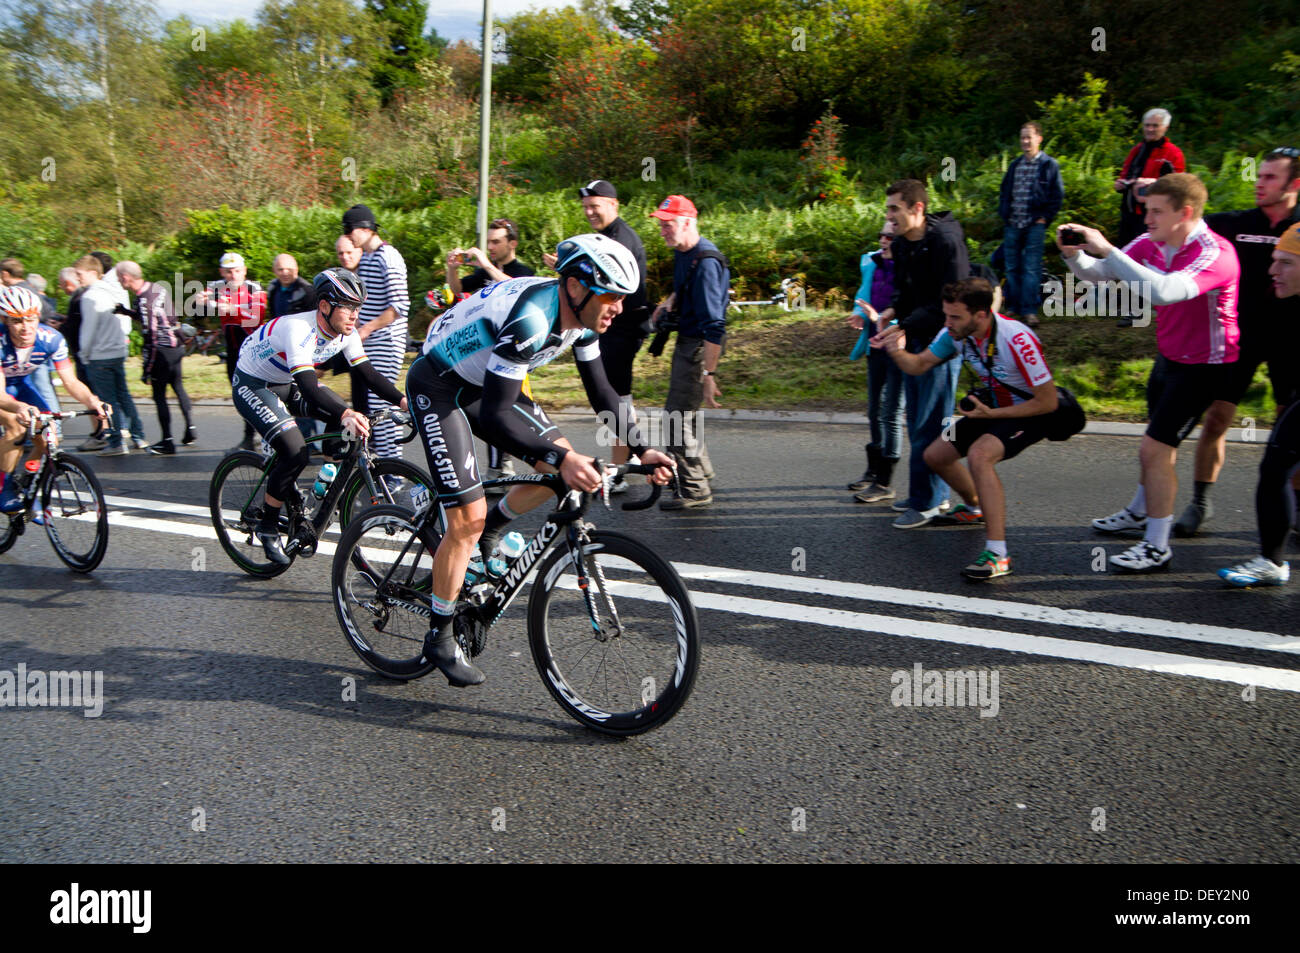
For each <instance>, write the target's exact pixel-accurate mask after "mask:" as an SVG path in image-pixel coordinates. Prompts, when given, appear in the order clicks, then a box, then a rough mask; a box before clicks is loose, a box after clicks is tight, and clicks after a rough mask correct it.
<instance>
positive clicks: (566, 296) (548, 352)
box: [406, 234, 672, 687]
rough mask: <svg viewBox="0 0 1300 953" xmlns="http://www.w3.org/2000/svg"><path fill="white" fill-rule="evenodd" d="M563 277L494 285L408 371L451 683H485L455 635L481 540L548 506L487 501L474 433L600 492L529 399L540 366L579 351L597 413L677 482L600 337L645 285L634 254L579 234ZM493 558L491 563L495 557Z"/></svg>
mask: <svg viewBox="0 0 1300 953" xmlns="http://www.w3.org/2000/svg"><path fill="white" fill-rule="evenodd" d="M556 254H557V261H556V265H555V268H556V271H558V272H559V274H560V277H559V280H556V279H554V278H549V279H548V278H513V279H511V280H509V281H502V282H499V283H497V284H493V285H489V286H487V287H486V288H484V289H483V290H482V291H479V292H478V293H477V294H475V295H473V296H471V297H469V298H467V299H465V300H464V301H462V302H460V303H459V304H457V305H456V306H455V307H453V308H451V309H449V310H448V311H447V312H446V313H445V314H443V315H442V317H441V318H439V319H438V320H437V321H436V322H434V324H433V325H432V326H430V328H429V333H428V335H427V337H426V338H425V342H424V349H423V353H422V354H421V356H420V357H419V358H417V359H416V361H415V363H414V364H412V365H411V369H410V371H408V372H407V375H406V391H407V395H408V397H409V399H410V405H411V408H412V413H413V416H414V418H415V421H416V424H417V426H418V427H419V430H420V436H421V437H422V438H423V441H424V449H425V454H426V456H427V457H428V461H429V472H430V474H431V475H432V476H433V482H434V486H435V489H436V490H437V493H438V502H439V504H440V505H441V506H442V509H443V515H444V517H445V520H446V525H447V531H446V533H445V535H444V536H443V539H442V543H441V544H440V545H439V547H438V551H437V553H436V554H435V556H434V563H433V620H432V628H430V630H429V633H428V635H427V636H426V637H425V645H424V653H425V658H427V659H428V660H429V661H431V662H433V663H434V664H435V665H437V667H438V668H439V669H440V670H441V671H442V673H443V674H444V675H446V676H447V681H448V682H450V683H451V684H452V685H455V686H458V687H461V686H465V685H477V684H480V683H481V682H482V681H483V680H484V675H483V673H482V672H481V671H479V669H478V668H476V667H475V666H474V665H472V664H470V662H469V661H468V659H466V658H465V656H464V654H463V653H462V652H461V650H460V646H459V645H458V644H457V642H456V639H455V636H454V635H453V634H452V631H451V616H452V613H453V611H454V610H455V607H456V596H457V594H458V593H459V591H460V587H461V583H462V582H463V581H464V579H465V570H466V568H467V567H468V566H469V561H470V557H471V556H472V555H473V551H474V546H475V543H479V544H480V547H481V549H482V551H483V552H484V553H485V554H486V555H487V556H490V555H491V552H492V550H493V549H494V548H495V545H496V542H497V540H499V539H500V537H501V536H502V534H504V532H505V527H506V526H507V525H508V523H509V522H510V520H512V519H514V517H516V516H518V515H519V514H521V513H526V512H527V511H529V510H531V509H532V508H533V507H535V506H538V505H540V504H541V503H542V502H543V501H545V500H546V499H547V498H548V497H549V496H550V495H551V494H550V491H549V490H547V489H546V488H545V487H536V486H516V487H514V488H513V489H511V491H510V493H509V494H508V495H506V496H505V497H504V498H502V500H501V501H500V502H499V503H498V504H496V505H495V506H494V507H493V508H492V510H491V512H489V511H488V509H487V504H486V502H485V500H484V494H483V484H482V480H481V478H480V477H479V471H478V462H477V460H476V458H475V454H474V439H473V437H474V435H475V434H477V435H478V436H479V437H480V438H482V439H483V440H484V442H486V443H488V444H490V445H494V446H498V447H500V448H501V449H503V450H505V451H506V452H508V453H511V454H513V455H514V456H516V457H519V458H520V459H521V460H523V461H525V462H526V463H529V464H531V465H532V466H533V467H534V468H535V469H536V470H538V471H539V472H543V473H555V472H556V471H558V472H559V473H560V474H561V475H562V476H563V477H564V481H565V483H566V484H568V485H569V486H570V487H573V488H575V489H579V490H585V491H589V492H590V491H594V490H596V489H597V488H598V487H599V486H600V482H601V475H600V474H599V473H597V472H596V470H595V468H594V467H593V466H592V463H593V462H594V458H592V457H587V456H583V455H582V454H580V453H577V452H575V451H574V449H573V446H572V444H570V443H569V441H568V440H566V439H565V438H564V437H563V436H561V434H560V432H559V430H558V429H556V427H555V425H554V424H553V423H551V421H550V419H549V418H548V417H547V416H546V413H545V412H544V411H543V410H542V408H541V407H540V406H539V405H538V404H537V403H535V402H534V401H533V400H532V399H531V398H528V397H526V396H524V395H523V393H522V390H521V387H522V383H523V380H524V377H525V375H527V373H528V372H529V371H530V370H534V369H536V368H538V367H541V366H542V365H543V364H546V363H549V362H550V361H552V360H554V359H555V358H556V357H558V356H559V355H560V354H562V353H563V352H564V351H566V350H568V349H569V348H570V347H572V348H573V352H574V357H575V359H576V363H577V366H578V374H579V375H580V376H581V378H582V383H583V386H584V387H585V388H586V391H587V397H588V399H589V400H590V401H591V406H592V408H593V409H595V410H596V411H597V412H600V413H602V414H609V415H612V416H613V417H614V418H615V419H617V420H618V432H619V433H620V434H627V440H626V442H627V443H628V444H629V445H630V446H631V447H632V451H633V452H634V453H637V454H638V455H639V456H640V457H641V460H642V462H643V463H646V464H656V465H658V466H659V469H657V470H656V471H655V472H654V473H653V474H652V475H651V477H650V479H651V481H652V482H654V483H658V484H661V485H662V484H665V483H667V482H668V481H669V480H670V479H672V471H671V469H670V468H671V466H672V458H671V457H669V456H668V455H667V454H664V453H661V452H659V451H658V450H653V449H647V448H646V447H645V445H644V443H643V441H642V439H641V435H640V432H639V431H638V430H637V428H636V426H635V425H634V424H633V423H632V422H631V421H630V420H629V419H628V413H627V404H626V403H623V404H620V401H619V398H618V394H617V393H616V392H615V391H614V388H613V387H612V386H610V384H609V381H608V380H607V379H606V377H605V370H604V366H603V365H602V364H601V361H600V344H599V335H601V334H603V333H604V332H605V331H606V330H608V328H609V326H610V324H611V323H612V322H613V320H614V318H615V317H616V316H617V315H618V314H619V313H620V312H621V311H622V309H623V298H624V297H625V296H626V295H629V294H631V293H632V292H633V291H635V290H636V289H637V287H638V285H639V284H640V269H639V268H638V267H637V264H636V260H635V259H634V258H633V257H632V253H631V252H629V251H628V250H627V249H626V248H624V247H623V246H622V245H620V244H619V243H618V242H616V241H614V240H612V239H610V238H606V237H605V236H604V235H595V234H590V235H578V236H575V237H573V238H569V239H566V240H564V241H562V242H560V244H559V246H558V248H557V249H556ZM485 563H486V557H485Z"/></svg>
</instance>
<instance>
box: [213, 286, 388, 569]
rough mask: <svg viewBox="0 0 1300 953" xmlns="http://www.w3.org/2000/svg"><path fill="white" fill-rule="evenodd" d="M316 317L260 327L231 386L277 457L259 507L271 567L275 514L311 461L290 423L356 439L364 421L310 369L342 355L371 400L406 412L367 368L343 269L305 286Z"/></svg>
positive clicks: (276, 541)
mask: <svg viewBox="0 0 1300 953" xmlns="http://www.w3.org/2000/svg"><path fill="white" fill-rule="evenodd" d="M312 287H313V288H314V289H315V291H316V310H314V311H303V312H301V313H300V314H286V315H283V316H281V317H278V318H276V319H275V320H274V321H271V322H269V323H267V324H264V325H262V326H261V327H259V328H258V329H257V330H256V331H254V332H253V333H252V334H250V335H249V336H248V337H247V338H245V339H244V343H243V344H242V345H240V348H239V360H238V362H237V363H236V365H235V373H234V375H233V376H232V377H231V379H230V383H231V390H232V392H233V394H234V398H235V409H236V410H238V411H239V414H240V416H242V417H243V418H244V419H245V420H246V421H248V422H249V423H250V424H251V425H252V426H253V428H254V429H255V430H257V432H258V433H260V434H261V435H262V437H263V439H265V440H266V441H267V442H268V443H269V444H270V445H271V447H272V448H273V449H274V450H275V452H276V462H275V466H274V467H272V468H271V472H270V473H269V474H268V475H267V480H266V494H265V505H263V507H262V522H261V525H260V526H259V527H258V530H257V538H258V539H259V540H260V541H261V543H262V548H263V549H265V550H266V556H267V558H268V559H270V560H271V561H272V562H276V563H279V564H280V565H282V566H287V565H288V564H289V561H290V560H289V557H288V556H287V555H286V554H285V551H284V548H283V547H282V546H281V545H280V530H279V520H280V508H281V506H282V505H283V504H284V500H285V499H286V498H287V497H288V496H289V494H291V493H293V492H295V490H294V482H295V481H296V480H297V479H298V474H300V473H302V471H303V468H304V467H306V466H307V463H308V461H309V459H310V456H309V454H308V451H307V444H306V441H304V440H303V436H302V432H301V431H300V430H299V429H298V423H297V421H296V420H295V419H294V418H296V417H309V416H311V417H318V418H320V419H321V420H324V421H326V426H327V427H328V429H330V430H336V429H338V428H340V427H346V428H348V429H349V430H351V431H353V432H355V433H356V434H358V435H359V436H365V435H367V434H369V432H370V421H369V420H368V419H367V417H366V416H365V415H364V414H361V413H358V412H357V411H355V410H353V409H352V408H350V407H348V405H347V404H345V403H344V402H343V398H342V397H340V396H339V395H338V394H336V393H334V391H332V390H330V389H329V388H328V387H323V386H322V385H321V384H320V382H319V381H318V380H317V379H316V365H317V364H325V363H327V362H328V361H329V360H330V359H332V358H333V357H334V356H335V355H336V354H342V355H343V357H344V359H346V360H347V362H348V363H349V364H350V365H351V366H352V368H353V369H354V370H355V371H356V373H357V374H358V375H359V376H360V377H361V379H362V380H364V381H365V382H366V383H367V384H368V385H369V386H370V388H371V389H372V390H374V391H375V393H377V394H379V396H381V397H383V398H384V400H386V401H388V402H389V403H391V404H397V405H399V406H400V407H401V408H402V409H403V410H405V409H406V399H405V398H404V397H403V396H402V394H401V392H400V391H399V390H398V389H397V388H396V387H394V386H393V385H392V384H391V383H390V382H389V381H388V380H387V379H386V378H384V377H383V376H382V375H381V374H379V373H378V372H377V371H376V370H375V369H374V367H372V366H371V364H370V360H369V358H367V357H366V352H365V351H364V350H363V349H362V347H361V338H360V336H359V335H358V334H357V314H358V313H359V311H360V309H361V304H362V302H363V301H365V300H366V289H365V285H364V284H363V283H362V282H361V279H359V278H358V277H357V276H356V275H354V274H352V272H350V271H346V270H345V269H343V268H330V269H328V270H326V271H322V272H321V273H320V274H319V275H317V276H316V278H315V280H314V281H313V282H312Z"/></svg>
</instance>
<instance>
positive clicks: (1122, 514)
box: [1092, 507, 1147, 533]
mask: <svg viewBox="0 0 1300 953" xmlns="http://www.w3.org/2000/svg"><path fill="white" fill-rule="evenodd" d="M1092 528H1093V529H1095V530H1096V531H1097V532H1099V533H1124V532H1127V531H1128V530H1131V529H1136V530H1145V529H1146V528H1147V518H1146V517H1145V516H1135V515H1133V513H1131V512H1129V510H1128V508H1127V507H1125V508H1124V509H1122V510H1120V511H1119V512H1118V513H1112V514H1110V516H1103V517H1102V518H1101V519H1099V520H1093V521H1092Z"/></svg>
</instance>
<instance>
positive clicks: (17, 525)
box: [0, 513, 23, 553]
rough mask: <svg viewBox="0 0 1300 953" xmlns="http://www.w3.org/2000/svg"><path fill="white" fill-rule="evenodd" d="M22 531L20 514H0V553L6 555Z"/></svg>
mask: <svg viewBox="0 0 1300 953" xmlns="http://www.w3.org/2000/svg"><path fill="white" fill-rule="evenodd" d="M22 531H23V514H22V513H0V553H7V552H9V550H10V549H12V548H13V545H14V543H16V542H18V537H19V536H21V535H22Z"/></svg>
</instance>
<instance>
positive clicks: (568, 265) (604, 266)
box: [555, 232, 641, 295]
mask: <svg viewBox="0 0 1300 953" xmlns="http://www.w3.org/2000/svg"><path fill="white" fill-rule="evenodd" d="M555 257H556V262H555V270H556V271H558V272H559V273H560V277H561V278H569V277H573V278H577V279H578V280H579V281H581V282H582V283H583V285H585V286H586V287H587V288H588V289H589V290H590V291H592V292H594V293H595V294H607V293H610V292H612V293H614V294H620V295H630V294H632V292H634V291H636V289H637V288H639V287H640V286H641V270H640V269H639V268H637V264H636V258H634V257H633V256H632V253H631V252H630V251H628V250H627V249H626V248H625V247H623V246H622V245H620V244H619V243H618V242H616V241H614V239H612V238H606V237H605V236H604V235H597V234H595V233H594V232H592V233H589V234H586V235H574V236H573V237H572V238H566V239H565V240H564V241H562V242H560V244H559V245H557V246H556V248H555Z"/></svg>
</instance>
